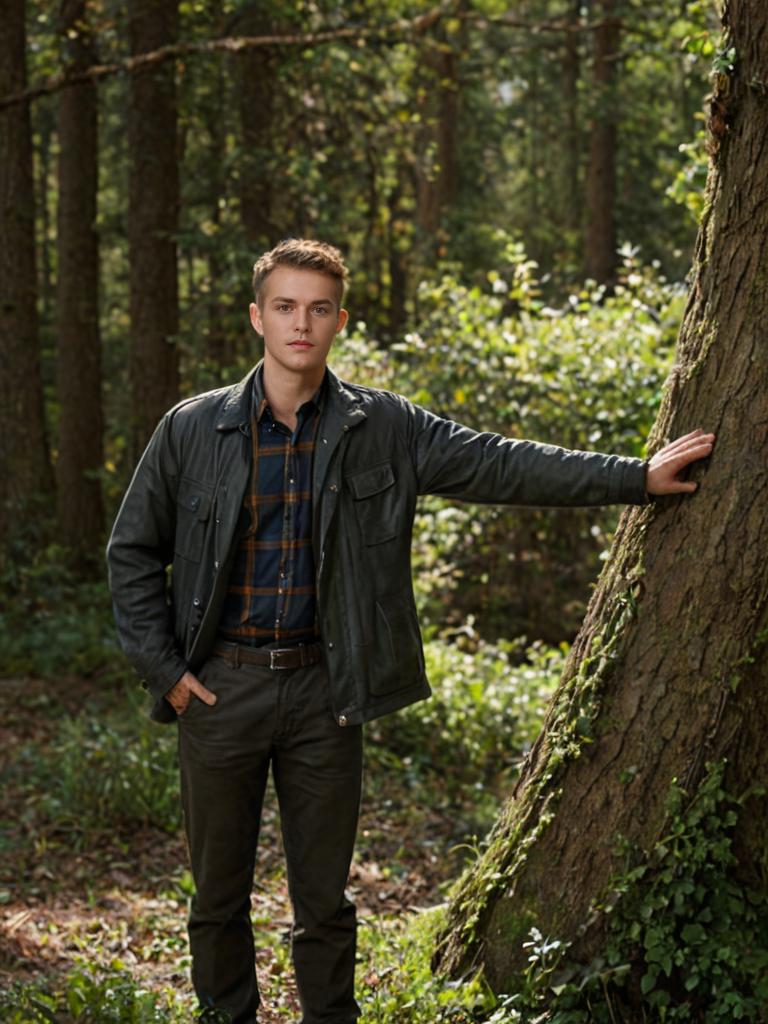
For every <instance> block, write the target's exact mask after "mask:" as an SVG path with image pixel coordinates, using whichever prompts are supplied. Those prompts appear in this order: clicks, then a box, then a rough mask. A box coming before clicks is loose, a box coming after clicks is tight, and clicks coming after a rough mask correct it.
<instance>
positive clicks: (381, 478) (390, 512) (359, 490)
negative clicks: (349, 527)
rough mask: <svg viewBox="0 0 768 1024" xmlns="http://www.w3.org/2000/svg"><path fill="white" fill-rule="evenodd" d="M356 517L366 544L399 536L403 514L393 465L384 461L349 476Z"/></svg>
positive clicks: (380, 542) (347, 481)
mask: <svg viewBox="0 0 768 1024" xmlns="http://www.w3.org/2000/svg"><path fill="white" fill-rule="evenodd" d="M346 483H347V486H348V487H349V490H350V491H351V493H352V498H353V505H354V509H355V515H356V517H357V521H358V523H359V525H360V531H361V533H362V535H363V541H364V543H366V544H369V545H370V544H383V543H384V542H385V541H388V540H392V538H393V537H396V536H397V533H398V523H399V520H400V519H401V518H402V517H401V515H399V514H398V513H399V512H401V511H402V509H401V508H400V506H401V505H402V502H400V501H399V500H398V499H399V495H398V489H397V487H396V486H395V483H396V481H395V473H394V470H393V469H392V463H391V462H380V463H378V464H377V465H375V466H369V467H368V468H367V469H362V470H358V471H357V472H356V473H352V474H350V475H349V476H347V477H346Z"/></svg>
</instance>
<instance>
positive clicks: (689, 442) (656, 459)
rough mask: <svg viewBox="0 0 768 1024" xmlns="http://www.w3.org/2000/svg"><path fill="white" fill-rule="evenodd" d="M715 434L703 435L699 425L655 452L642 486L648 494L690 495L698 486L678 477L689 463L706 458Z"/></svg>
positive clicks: (653, 495) (709, 453) (654, 495)
mask: <svg viewBox="0 0 768 1024" xmlns="http://www.w3.org/2000/svg"><path fill="white" fill-rule="evenodd" d="M714 443H715V435H714V434H705V433H704V431H703V430H702V429H701V428H698V429H697V430H693V431H691V433H690V434H685V435H684V436H683V437H678V439H677V440H676V441H671V442H670V443H669V444H668V445H665V446H664V447H663V448H662V449H661V450H660V451H658V452H656V454H655V455H654V456H653V458H652V459H651V461H650V462H649V464H648V470H647V474H646V478H645V486H646V490H647V491H648V494H649V495H651V496H652V497H656V496H659V495H662V494H691V493H692V492H693V491H695V490H696V488H697V487H698V486H699V485H698V484H697V483H694V482H693V481H692V480H681V479H680V473H681V472H682V471H683V470H684V469H685V467H686V466H689V465H690V464H691V463H692V462H696V461H697V460H698V459H705V458H706V457H707V456H708V455H711V453H712V447H713V445H714Z"/></svg>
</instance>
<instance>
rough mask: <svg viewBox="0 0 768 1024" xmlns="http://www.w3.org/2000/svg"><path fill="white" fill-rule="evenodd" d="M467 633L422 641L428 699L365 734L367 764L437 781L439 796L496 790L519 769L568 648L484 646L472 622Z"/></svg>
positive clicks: (414, 779) (418, 780) (447, 797)
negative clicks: (429, 687) (453, 640)
mask: <svg viewBox="0 0 768 1024" xmlns="http://www.w3.org/2000/svg"><path fill="white" fill-rule="evenodd" d="M466 631H467V633H468V634H469V635H468V636H466V635H465V637H464V638H463V639H464V641H465V642H464V644H462V643H446V642H445V641H443V640H431V641H429V642H428V643H427V644H426V646H425V656H426V665H427V674H428V676H429V679H430V681H431V683H432V687H433V691H434V692H433V696H432V698H431V699H430V700H428V701H422V702H421V703H419V704H415V705H413V706H411V707H409V708H406V709H405V710H404V711H401V712H398V714H397V715H390V716H387V717H385V718H382V719H379V720H377V721H375V722H373V723H371V725H369V726H368V731H367V740H368V746H367V756H368V761H369V763H370V764H372V765H375V766H376V768H377V769H385V768H393V767H394V768H396V769H397V770H398V771H401V772H403V773H404V774H405V776H406V778H409V779H410V780H411V781H412V782H413V783H414V784H417V783H421V782H422V781H423V780H425V779H427V780H429V779H430V778H431V779H433V780H434V779H439V782H440V797H441V799H443V800H450V799H451V798H452V796H454V795H455V794H456V792H457V791H458V790H462V789H464V788H465V787H468V786H469V787H475V788H476V789H478V790H485V789H487V788H491V789H493V788H494V787H493V783H494V782H496V781H497V780H498V779H499V778H500V777H501V778H504V777H505V775H506V774H507V773H509V772H510V771H511V770H513V769H514V768H515V767H516V766H517V764H518V763H519V761H520V758H521V757H522V755H523V754H524V752H525V751H526V750H527V749H528V747H529V746H530V744H531V743H532V742H533V740H534V739H535V737H536V735H537V734H538V731H539V728H540V725H541V721H542V718H543V714H544V709H545V707H546V704H547V702H548V700H549V697H550V695H551V694H552V692H553V690H554V688H555V686H556V685H557V681H558V679H559V677H560V672H561V670H562V664H563V658H564V652H565V647H563V648H547V647H544V646H542V645H541V644H533V645H532V646H530V647H529V648H528V649H527V650H526V651H523V649H522V645H521V644H519V643H517V644H516V643H511V642H500V643H498V644H489V643H486V642H484V641H482V640H480V639H479V638H477V637H476V636H474V635H473V634H472V630H471V626H470V625H468V626H467V627H466ZM468 645H469V647H470V648H471V649H467V646H468ZM523 653H524V655H525V657H524V660H522V661H520V657H521V655H523ZM516 661H517V662H518V663H517V664H516V663H515V662H516Z"/></svg>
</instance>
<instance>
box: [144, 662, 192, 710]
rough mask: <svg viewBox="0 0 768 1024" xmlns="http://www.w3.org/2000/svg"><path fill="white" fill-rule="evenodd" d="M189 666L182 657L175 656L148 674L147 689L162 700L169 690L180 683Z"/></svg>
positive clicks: (156, 698)
mask: <svg viewBox="0 0 768 1024" xmlns="http://www.w3.org/2000/svg"><path fill="white" fill-rule="evenodd" d="M188 668H189V666H188V665H187V663H186V662H185V661H184V660H183V659H182V658H174V659H173V660H171V661H168V662H167V663H166V664H164V665H163V666H162V668H160V669H157V670H156V671H154V672H152V673H151V675H148V676H147V678H146V680H145V682H146V685H147V689H148V690H149V692H150V693H151V694H152V696H153V697H154V698H155V700H161V699H162V698H163V697H164V696H165V695H166V693H168V691H169V690H171V689H173V687H174V686H175V685H176V683H178V681H179V680H180V679H181V677H182V676H183V675H184V673H185V672H186V671H187V669H188Z"/></svg>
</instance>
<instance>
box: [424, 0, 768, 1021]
mask: <svg viewBox="0 0 768 1024" xmlns="http://www.w3.org/2000/svg"><path fill="white" fill-rule="evenodd" d="M725 17H726V18H728V19H729V24H728V25H727V28H728V29H729V32H730V40H729V43H728V45H729V46H733V47H734V48H735V52H736V54H737V55H738V63H737V64H736V69H735V72H733V73H732V74H730V75H728V76H725V75H723V76H720V80H719V82H718V84H717V89H716V93H715V97H714V100H713V114H714V116H713V118H712V122H711V127H712V132H713V141H712V149H713V162H712V167H711V169H710V178H709V182H708V186H707V191H708V195H707V200H708V202H707V210H708V212H707V214H706V215H705V218H704V221H703V224H702V226H701V230H700V234H699V239H698V242H697V249H696V256H695V265H694V276H693V287H692V290H691V294H690V297H689V301H688V306H687V309H686V313H685V317H684V321H683V325H682V328H681V333H680V339H679V345H678V353H677V362H676V366H675V368H674V369H673V371H672V374H671V377H670V380H669V382H668V384H667V388H666V391H665V396H664V400H663V403H662V408H661V411H660V413H659V417H658V420H657V423H656V425H655V428H654V431H653V434H652V439H651V449H655V448H657V447H658V446H660V445H661V443H662V442H663V441H664V440H665V439H669V438H673V437H676V436H678V435H680V434H682V433H685V432H687V431H689V430H690V429H692V428H695V427H697V426H703V427H705V428H707V429H710V430H713V431H715V432H716V433H717V435H718V441H717V444H716V447H715V450H714V454H713V456H712V458H711V460H709V461H710V464H709V465H708V466H701V467H699V468H698V469H696V470H695V477H696V478H697V479H699V480H700V481H701V485H700V489H699V491H698V492H697V493H696V494H695V495H694V496H692V497H689V496H685V497H679V498H666V499H662V500H657V501H656V502H654V503H653V504H652V505H649V506H647V507H644V508H638V509H632V510H628V511H626V512H625V513H624V516H623V518H622V520H621V523H620V526H619V529H618V532H617V535H616V539H615V542H614V546H613V550H612V552H611V556H610V559H609V561H608V563H607V565H606V568H605V570H604V572H603V574H602V577H601V579H600V582H599V585H598V588H597V590H596V592H595V594H594V598H593V600H592V602H591V604H590V607H589V609H588V612H587V616H586V619H585V622H584V624H583V627H582V630H581V632H580V634H579V636H578V638H577V640H576V643H575V645H574V647H573V650H572V653H571V656H570V658H569V661H568V664H567V666H566V669H565V672H564V675H563V679H562V682H561V685H560V687H559V690H558V693H557V695H556V697H555V698H554V701H553V703H552V705H551V707H550V709H549V711H548V715H547V719H546V724H545V728H544V730H543V732H542V734H541V736H540V737H539V740H538V741H537V743H536V744H535V746H534V749H533V750H532V752H531V754H530V756H529V759H528V761H527V763H526V765H525V768H524V771H523V773H522V776H521V779H520V781H519V783H518V785H517V787H516V792H515V794H514V796H513V798H512V800H511V802H510V803H509V804H508V805H507V807H506V808H505V809H504V811H503V813H502V815H501V817H500V819H499V821H498V822H497V825H496V828H495V831H494V834H493V836H492V838H491V842H490V846H489V849H488V851H487V853H486V854H485V855H484V856H483V857H482V858H481V859H480V860H479V861H478V862H477V864H476V865H475V866H474V867H473V868H472V869H471V870H470V871H469V872H468V874H467V876H466V877H465V879H464V880H463V881H462V883H461V884H460V886H459V887H458V890H457V892H456V894H455V896H454V898H453V901H452V904H451V909H450V926H449V930H448V931H447V933H446V935H445V936H444V942H443V945H442V949H441V954H440V958H439V962H440V963H441V964H442V966H443V967H447V968H450V969H451V970H453V971H456V970H459V969H463V968H467V967H469V966H471V965H477V966H482V967H483V968H484V969H485V972H486V975H487V977H488V979H489V980H490V983H491V985H492V986H493V987H494V989H495V990H496V991H514V990H516V987H517V986H518V984H519V979H520V976H521V974H522V972H523V970H524V968H525V967H526V959H527V956H528V953H529V950H525V949H523V948H522V942H523V941H524V940H525V939H526V937H527V933H528V931H529V929H530V928H531V926H532V925H535V926H537V927H538V928H539V930H540V931H541V932H542V934H544V935H546V936H551V937H553V938H554V937H557V938H558V939H560V940H563V941H566V942H570V943H571V944H572V945H571V950H570V955H571V956H573V957H574V958H575V959H576V960H579V961H581V962H586V961H588V960H589V959H590V958H591V957H592V956H593V955H594V954H595V953H596V952H597V951H599V950H600V949H601V948H602V943H603V937H604V933H605V929H606V928H607V927H608V923H607V915H605V914H604V913H602V912H601V911H600V909H599V908H600V906H601V904H602V905H605V904H606V902H608V903H611V902H613V899H614V897H611V898H610V899H609V894H610V892H611V890H612V889H613V883H612V881H611V880H612V878H614V877H615V876H616V875H618V874H620V873H621V871H620V868H621V864H622V861H621V858H620V856H619V854H618V853H617V849H616V845H617V840H618V838H619V837H624V838H625V839H626V840H627V841H628V842H629V843H631V844H633V846H635V847H636V848H639V849H641V850H643V851H646V852H647V851H650V850H651V848H652V847H653V846H654V844H655V843H657V842H658V841H659V839H660V837H661V836H662V835H664V831H663V830H664V828H665V822H666V820H667V806H666V800H667V797H668V794H669V792H670V787H671V785H672V783H673V780H675V779H677V780H678V781H679V783H681V784H682V785H683V787H684V788H685V790H686V792H687V793H688V794H690V796H691V797H693V796H695V794H696V793H697V791H698V789H699V787H700V785H701V782H702V778H703V776H704V774H705V770H706V769H705V766H706V764H707V762H715V763H717V762H719V761H721V760H722V759H726V760H727V769H726V775H725V785H726V788H727V791H728V792H729V793H731V794H734V795H735V796H739V795H741V794H743V793H745V792H746V791H747V790H748V788H749V787H750V786H753V785H756V784H757V785H763V786H765V785H766V784H768V759H766V757H765V736H766V732H767V731H768V691H767V690H766V680H767V679H768V571H767V569H768V565H767V564H766V562H767V554H768V473H766V465H768V345H767V344H766V333H765V331H766V328H765V325H766V323H768V280H767V279H766V262H765V259H766V242H767V241H768V104H766V102H765V90H766V83H768V6H766V5H765V4H764V3H763V2H762V0H731V4H730V5H729V6H728V7H726V15H725ZM766 834H768V807H767V805H766V798H765V797H758V796H753V797H752V798H750V799H749V800H747V801H746V802H745V803H744V804H743V806H742V807H741V811H740V814H739V817H738V819H737V823H736V825H735V837H734V843H735V849H736V851H737V854H738V864H737V866H736V867H734V869H733V877H734V878H738V879H739V880H741V881H742V882H743V881H745V880H746V882H748V883H750V884H754V885H756V886H758V887H759V886H760V885H762V886H763V887H764V886H765V875H764V862H765V836H766ZM657 854H658V848H657ZM757 912H758V913H763V914H764V913H765V911H759V910H758V911H757ZM656 913H657V914H658V915H659V918H661V917H662V916H663V915H664V914H665V913H668V914H672V913H673V909H672V908H670V909H667V908H666V907H660V908H658V909H657V911H656ZM641 952H642V951H641ZM601 1019H602V1018H601ZM621 1019H622V1020H635V1019H637V1020H640V1019H646V1018H645V1017H642V1016H640V1014H638V1015H637V1016H634V1017H633V1016H631V1014H630V1015H629V1016H627V1017H622V1018H621ZM649 1019H650V1018H649ZM654 1019H656V1018H654ZM691 1019H697V1020H698V1019H701V1020H708V1019H710V1018H709V1017H706V1016H705V1017H696V1018H691ZM718 1019H721V1018H720V1017H718ZM750 1019H752V1018H750Z"/></svg>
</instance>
